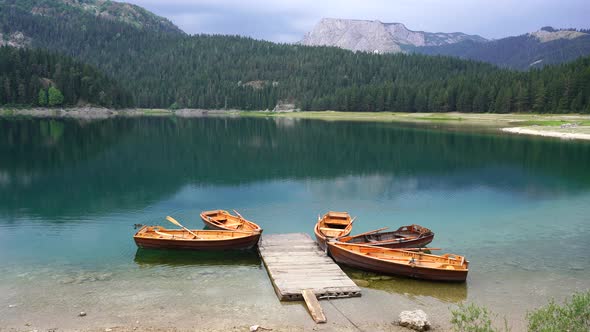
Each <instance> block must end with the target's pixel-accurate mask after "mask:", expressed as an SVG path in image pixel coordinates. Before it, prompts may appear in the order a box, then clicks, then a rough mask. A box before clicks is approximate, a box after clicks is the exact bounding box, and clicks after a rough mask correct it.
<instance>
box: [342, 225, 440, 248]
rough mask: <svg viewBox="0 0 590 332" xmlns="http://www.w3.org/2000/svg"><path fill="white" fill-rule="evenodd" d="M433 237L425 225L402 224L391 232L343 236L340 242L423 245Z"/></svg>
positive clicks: (388, 245) (379, 245)
mask: <svg viewBox="0 0 590 332" xmlns="http://www.w3.org/2000/svg"><path fill="white" fill-rule="evenodd" d="M433 239H434V232H432V231H431V230H430V229H428V228H426V227H422V226H420V225H416V224H412V225H409V226H402V227H400V228H398V229H397V230H395V231H393V232H375V233H371V234H364V235H363V234H361V235H359V236H344V237H340V238H338V241H340V242H346V243H351V244H366V245H371V246H378V247H386V248H408V247H423V246H425V245H427V244H429V243H430V242H432V240H433Z"/></svg>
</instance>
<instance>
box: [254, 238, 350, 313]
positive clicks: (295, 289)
mask: <svg viewBox="0 0 590 332" xmlns="http://www.w3.org/2000/svg"><path fill="white" fill-rule="evenodd" d="M258 252H259V253H260V257H262V261H263V262H264V266H265V267H266V270H267V271H268V275H269V277H270V280H271V282H272V285H273V287H274V289H275V292H276V294H277V296H278V297H279V300H281V301H300V300H304V301H305V302H306V304H307V307H308V309H309V312H310V314H311V316H312V318H313V319H314V320H315V321H316V322H317V323H320V322H325V321H326V318H325V316H324V313H323V311H322V309H321V306H320V304H319V302H318V299H322V298H344V297H353V296H361V289H360V288H359V287H358V286H357V285H356V284H355V283H354V282H353V281H352V280H351V279H350V278H349V277H348V276H347V275H346V274H345V273H344V272H343V271H342V269H340V267H339V266H338V265H337V264H336V263H335V262H334V261H333V260H332V259H331V258H330V257H328V256H327V255H326V253H325V252H324V251H322V250H321V249H320V247H319V246H318V245H317V244H316V243H315V241H314V240H312V238H311V237H310V236H309V235H308V234H305V233H291V234H270V235H266V234H263V235H262V238H261V240H260V243H259V244H258Z"/></svg>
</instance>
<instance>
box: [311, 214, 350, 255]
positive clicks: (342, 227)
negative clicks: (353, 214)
mask: <svg viewBox="0 0 590 332" xmlns="http://www.w3.org/2000/svg"><path fill="white" fill-rule="evenodd" d="M352 222H353V219H351V218H350V215H349V214H348V212H334V211H330V212H328V213H326V214H324V216H323V217H321V218H319V217H318V222H317V223H316V224H315V228H314V233H315V238H316V240H317V242H318V244H319V245H320V247H321V248H322V249H323V250H326V240H327V239H333V238H337V237H342V236H347V235H348V234H350V231H352Z"/></svg>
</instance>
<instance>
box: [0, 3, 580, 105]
mask: <svg viewBox="0 0 590 332" xmlns="http://www.w3.org/2000/svg"><path fill="white" fill-rule="evenodd" d="M97 3H99V2H98V1H92V2H89V1H85V2H80V1H78V2H72V1H67V2H66V1H63V0H62V1H59V0H54V1H49V0H22V1H21V0H19V1H7V0H4V1H3V0H0V27H1V28H0V32H1V33H2V35H3V37H2V38H3V40H5V41H6V43H7V44H11V45H13V46H19V45H20V46H22V47H24V49H20V50H18V49H17V50H16V51H22V52H25V51H27V50H28V49H43V50H49V51H50V52H49V53H48V54H55V55H56V56H57V57H58V59H69V58H73V59H75V62H77V63H79V64H80V66H78V65H76V64H74V63H73V62H68V61H65V60H64V61H60V62H59V63H58V64H56V65H54V66H53V65H51V63H48V61H49V60H48V61H45V60H43V59H44V58H43V57H38V56H36V55H35V54H36V53H31V54H33V55H34V56H33V57H31V58H29V60H26V61H24V60H25V59H26V58H25V54H27V53H19V52H16V51H15V49H14V48H10V51H6V52H7V53H6V54H7V56H5V57H3V58H0V84H2V87H3V88H2V89H0V90H1V91H0V104H19V105H27V104H31V103H32V104H38V105H40V106H41V105H42V103H40V102H39V100H44V93H43V91H39V90H41V87H43V89H45V88H47V95H48V103H49V93H50V91H49V89H50V85H52V86H53V85H55V87H57V88H58V89H59V90H61V91H62V92H63V95H64V98H65V99H64V103H68V104H69V103H81V104H83V103H85V102H90V103H93V104H94V103H96V102H97V101H98V103H99V104H101V105H113V106H117V105H119V106H124V105H129V103H128V102H130V103H131V104H132V105H134V106H138V107H155V108H160V107H173V108H176V107H189V108H203V109H205V108H207V109H220V108H239V109H246V110H261V109H273V108H275V107H276V106H277V105H278V104H295V107H297V108H300V109H302V110H327V109H331V110H340V111H395V112H441V111H444V112H453V111H458V112H530V111H534V112H538V113H543V112H585V113H590V90H588V87H590V84H589V82H590V76H589V75H588V74H587V73H588V70H589V68H590V57H589V58H585V59H580V60H578V61H575V62H573V63H571V64H567V65H565V64H564V65H560V66H549V67H547V68H544V69H543V70H540V71H530V72H526V73H521V72H515V71H509V70H502V69H499V68H497V67H495V66H492V65H490V64H485V63H481V62H475V61H464V60H461V59H457V58H451V57H432V56H426V55H420V54H405V53H398V54H377V55H374V54H367V53H364V52H350V51H346V50H342V49H338V48H335V47H308V46H301V45H287V44H276V43H271V42H266V41H260V40H254V39H251V38H246V37H238V36H220V35H214V36H211V35H187V34H185V33H182V32H179V30H176V29H173V28H172V29H168V28H169V27H168V28H167V27H166V25H164V26H161V25H157V24H155V23H153V22H156V21H157V22H161V21H158V20H156V21H153V20H151V19H150V17H151V18H153V17H157V16H155V15H153V14H149V13H148V14H146V15H147V16H146V17H147V19H146V20H144V19H134V20H132V21H133V22H135V23H130V22H129V20H126V19H122V18H121V17H129V15H130V14H129V15H127V14H125V13H127V10H128V9H126V8H128V7H126V6H125V5H121V6H119V7H113V8H115V9H116V10H115V12H116V13H117V14H116V15H115V14H113V15H101V14H97V11H96V10H94V9H92V8H97V7H93V6H94V5H95V4H97ZM101 3H102V2H101ZM88 4H91V5H92V6H90V7H85V5H88ZM103 4H104V5H106V6H110V5H111V4H112V3H111V2H104V3H103ZM46 6H48V7H46ZM116 6H117V5H116ZM34 8H45V9H44V10H42V12H43V14H41V13H40V12H39V10H38V9H35V10H34ZM47 8H49V9H47ZM84 8H86V9H84ZM88 8H90V9H92V10H90V9H88ZM101 8H102V7H101ZM109 8H111V7H109ZM117 8H118V9H117ZM130 8H134V7H133V6H131V7H130ZM137 10H138V12H141V11H142V10H141V9H137ZM101 12H103V11H99V13H101ZM149 22H152V23H153V24H152V23H149ZM384 26H385V27H386V29H387V31H384V32H387V34H388V35H389V36H390V37H389V38H390V39H389V40H393V41H394V42H395V43H398V45H399V46H400V48H403V49H406V50H411V49H415V48H419V47H433V46H415V45H437V44H440V43H451V42H457V41H458V40H460V39H461V38H470V37H466V36H464V35H462V34H458V35H457V34H429V33H414V32H412V31H409V30H407V29H405V27H403V26H401V25H395V24H391V25H384ZM396 29H398V32H397V33H395V34H394V33H391V31H396ZM400 31H401V32H400ZM404 31H405V34H404V33H402V32H404ZM574 35H575V34H574ZM394 36H395V38H394ZM572 37H573V35H572ZM543 38H545V39H550V38H547V36H544V37H543ZM472 39H474V40H479V39H478V38H472ZM578 39H579V37H576V38H574V39H571V40H578ZM560 40H561V39H560ZM473 42H476V41H473ZM549 42H555V41H548V42H547V43H549ZM458 44H460V43H455V44H453V45H458ZM6 48H7V49H8V47H6ZM82 64H89V65H91V67H88V68H96V69H97V70H98V71H100V73H97V74H93V73H92V72H91V71H88V72H87V69H86V68H87V67H85V66H82ZM23 68H24V69H26V70H24V69H23ZM92 77H97V78H99V77H104V78H105V80H100V79H99V80H98V83H93V84H91V85H89V84H90V83H92V82H97V81H96V80H92ZM100 82H103V83H100ZM109 82H112V83H109ZM39 84H41V86H40V85H39ZM118 87H119V88H118ZM109 91H111V93H109ZM126 91H128V92H129V94H130V98H132V100H128V99H127V98H126V97H125V96H127V93H126ZM54 95H55V94H54ZM35 97H37V98H35ZM111 100H112V102H111Z"/></svg>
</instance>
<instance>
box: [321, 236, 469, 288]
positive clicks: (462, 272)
mask: <svg viewBox="0 0 590 332" xmlns="http://www.w3.org/2000/svg"><path fill="white" fill-rule="evenodd" d="M327 245H328V252H329V254H330V256H332V258H333V259H334V260H335V261H336V262H337V263H340V264H344V265H348V266H352V267H355V268H358V269H362V270H368V271H373V272H378V273H383V274H390V275H398V276H405V277H410V278H416V279H425V280H435V281H455V282H464V281H465V280H466V279H467V273H468V271H469V262H468V261H467V260H465V257H463V256H459V255H454V254H444V255H440V256H439V255H431V254H425V253H423V252H419V251H418V252H416V251H409V250H403V249H391V248H383V247H375V246H368V245H359V244H348V243H343V242H338V241H330V242H328V243H327Z"/></svg>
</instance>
